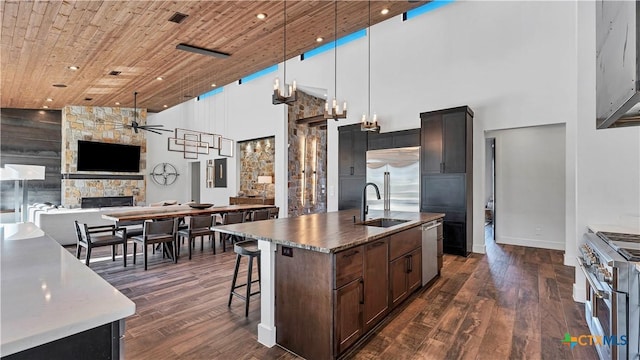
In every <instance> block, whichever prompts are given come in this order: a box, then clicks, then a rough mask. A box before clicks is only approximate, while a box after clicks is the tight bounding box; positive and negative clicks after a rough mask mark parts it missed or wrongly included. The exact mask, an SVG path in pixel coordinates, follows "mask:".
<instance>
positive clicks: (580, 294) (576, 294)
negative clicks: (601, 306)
mask: <svg viewBox="0 0 640 360" xmlns="http://www.w3.org/2000/svg"><path fill="white" fill-rule="evenodd" d="M586 291H587V290H586V289H585V287H584V286H582V287H580V286H578V285H576V284H573V301H577V302H579V303H584V302H585V301H586V300H587V297H586Z"/></svg>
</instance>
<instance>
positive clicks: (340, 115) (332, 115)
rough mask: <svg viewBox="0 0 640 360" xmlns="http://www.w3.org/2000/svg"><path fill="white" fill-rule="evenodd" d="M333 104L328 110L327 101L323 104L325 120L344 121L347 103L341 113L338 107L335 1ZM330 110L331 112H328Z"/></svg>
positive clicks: (336, 9)
mask: <svg viewBox="0 0 640 360" xmlns="http://www.w3.org/2000/svg"><path fill="white" fill-rule="evenodd" d="M333 73H334V78H333V102H332V106H331V109H329V99H327V101H326V102H325V104H324V118H325V119H334V120H335V121H338V119H346V118H347V102H346V101H345V102H344V105H343V107H342V111H340V105H338V1H337V0H336V1H335V20H334V36H333ZM329 110H331V112H329Z"/></svg>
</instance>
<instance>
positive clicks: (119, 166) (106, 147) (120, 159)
mask: <svg viewBox="0 0 640 360" xmlns="http://www.w3.org/2000/svg"><path fill="white" fill-rule="evenodd" d="M78 171H105V172H140V146H137V145H124V144H110V143H103V142H95V141H84V140H78Z"/></svg>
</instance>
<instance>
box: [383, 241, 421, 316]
mask: <svg viewBox="0 0 640 360" xmlns="http://www.w3.org/2000/svg"><path fill="white" fill-rule="evenodd" d="M421 273H422V254H421V248H418V249H415V250H413V251H411V252H409V253H407V254H405V255H403V256H401V257H399V258H397V259H395V260H393V261H391V262H390V263H389V279H390V280H389V281H390V287H389V288H390V290H389V293H390V308H391V309H393V308H395V307H396V306H397V305H398V304H400V303H401V302H402V301H404V299H406V298H407V297H408V296H409V295H410V294H411V293H412V292H413V291H414V290H416V289H417V288H419V287H420V283H421V281H422V276H421Z"/></svg>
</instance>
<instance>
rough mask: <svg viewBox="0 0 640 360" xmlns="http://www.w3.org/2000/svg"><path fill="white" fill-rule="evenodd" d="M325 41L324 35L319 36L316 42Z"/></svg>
mask: <svg viewBox="0 0 640 360" xmlns="http://www.w3.org/2000/svg"><path fill="white" fill-rule="evenodd" d="M323 41H324V39H323V38H322V36H318V37H317V38H316V42H323Z"/></svg>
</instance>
